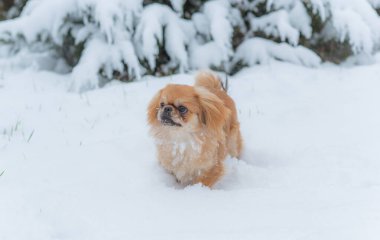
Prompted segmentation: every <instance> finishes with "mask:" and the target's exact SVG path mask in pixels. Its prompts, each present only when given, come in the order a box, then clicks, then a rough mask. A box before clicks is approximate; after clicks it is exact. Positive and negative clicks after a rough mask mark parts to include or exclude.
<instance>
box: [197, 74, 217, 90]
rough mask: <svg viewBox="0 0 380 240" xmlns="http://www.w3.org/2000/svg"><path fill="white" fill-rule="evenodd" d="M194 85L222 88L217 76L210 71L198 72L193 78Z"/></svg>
mask: <svg viewBox="0 0 380 240" xmlns="http://www.w3.org/2000/svg"><path fill="white" fill-rule="evenodd" d="M195 86H200V87H205V88H207V89H210V90H211V89H217V90H222V89H224V88H223V86H222V83H221V81H220V79H219V77H218V76H217V75H215V74H213V73H211V72H207V71H202V72H199V73H198V74H197V76H196V78H195Z"/></svg>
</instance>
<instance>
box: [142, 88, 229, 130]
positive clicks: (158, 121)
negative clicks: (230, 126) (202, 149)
mask: <svg viewBox="0 0 380 240" xmlns="http://www.w3.org/2000/svg"><path fill="white" fill-rule="evenodd" d="M227 114H228V109H227V108H226V107H225V106H224V105H223V103H222V101H221V100H220V99H219V98H218V97H217V96H216V95H214V94H212V93H211V92H209V91H208V90H206V89H205V88H200V87H192V86H187V85H179V84H169V85H167V86H166V87H165V88H163V89H161V90H160V91H159V92H158V93H157V94H156V95H155V96H154V97H153V99H152V100H151V102H150V104H149V106H148V122H149V124H150V125H151V126H152V127H156V128H157V127H168V128H170V129H173V130H174V129H175V130H185V131H189V132H191V131H196V130H199V129H201V128H203V127H206V128H209V129H210V130H217V129H221V128H222V127H223V126H222V125H223V123H224V121H225V119H226V117H227Z"/></svg>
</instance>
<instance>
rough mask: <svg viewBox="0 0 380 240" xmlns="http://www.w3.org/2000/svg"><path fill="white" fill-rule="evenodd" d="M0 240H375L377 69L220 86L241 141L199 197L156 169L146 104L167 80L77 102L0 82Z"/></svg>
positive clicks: (251, 78)
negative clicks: (232, 107) (239, 151)
mask: <svg viewBox="0 0 380 240" xmlns="http://www.w3.org/2000/svg"><path fill="white" fill-rule="evenodd" d="M0 74H1V77H0V116H1V118H0V174H2V175H1V176H0V239H1V240H24V239H28V240H34V239H35V240H45V239H46V240H50V239H57V240H64V239H70V240H84V239H91V240H97V239H99V240H105V239H149V240H151V239H165V240H166V239H207V240H210V239H218V240H220V239H239V240H241V239H263V240H272V239H275V240H297V239H302V240H329V239H331V240H341V239H344V240H351V239H352V240H364V239H365V240H375V239H376V240H378V239H380V112H379V103H380V94H379V89H380V64H373V65H368V66H361V67H355V68H343V67H336V66H323V67H321V68H319V69H308V68H304V67H299V66H293V65H289V64H284V63H272V64H271V65H269V66H259V67H255V68H251V69H247V70H244V71H243V72H241V73H239V74H238V75H236V76H235V77H233V78H231V80H230V94H231V96H232V97H233V98H234V99H235V101H236V103H237V106H238V110H239V117H240V121H241V130H242V133H243V137H244V140H245V149H244V154H243V156H242V159H241V160H235V159H227V161H226V163H227V166H228V169H227V171H228V172H227V175H226V176H225V177H224V178H223V179H222V181H221V182H220V183H219V184H218V185H217V186H216V187H215V189H213V190H210V189H208V188H205V187H202V186H200V185H195V186H189V187H186V188H181V187H180V186H178V185H177V184H176V182H175V181H174V179H173V177H172V176H170V175H168V174H167V173H165V171H164V170H163V169H161V168H160V166H159V165H158V163H157V161H156V158H155V148H154V144H153V141H152V139H151V138H150V137H149V135H148V128H147V124H146V106H147V103H148V101H149V100H150V98H151V97H152V95H153V94H154V93H155V92H156V91H157V90H158V89H159V88H161V87H163V86H164V85H165V84H167V83H170V82H176V83H192V81H193V76H192V75H176V76H172V77H167V78H161V79H156V78H144V79H143V80H141V81H139V82H136V83H130V84H122V83H119V82H114V83H111V84H109V85H107V86H106V87H104V88H102V89H98V90H94V91H89V92H85V93H83V94H77V93H73V92H67V91H66V89H67V86H68V85H69V81H68V80H69V77H68V76H62V75H57V74H53V73H48V72H37V71H33V70H25V71H17V72H15V71H10V70H0Z"/></svg>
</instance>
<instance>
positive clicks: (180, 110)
mask: <svg viewBox="0 0 380 240" xmlns="http://www.w3.org/2000/svg"><path fill="white" fill-rule="evenodd" d="M178 111H179V112H180V113H181V114H185V113H187V108H186V107H184V106H179V107H178Z"/></svg>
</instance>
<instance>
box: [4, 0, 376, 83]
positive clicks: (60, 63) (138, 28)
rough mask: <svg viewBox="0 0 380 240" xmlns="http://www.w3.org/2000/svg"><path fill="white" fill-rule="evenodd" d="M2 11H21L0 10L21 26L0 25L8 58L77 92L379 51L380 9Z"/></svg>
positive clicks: (368, 1)
mask: <svg viewBox="0 0 380 240" xmlns="http://www.w3.org/2000/svg"><path fill="white" fill-rule="evenodd" d="M3 2H4V3H5V2H13V5H12V4H4V3H3V5H1V6H0V9H1V8H3V9H5V8H6V9H7V13H6V14H5V15H4V13H3V18H7V19H8V18H13V17H16V16H18V15H20V16H18V17H16V18H14V19H9V20H6V21H2V22H0V42H2V43H3V44H2V45H3V46H0V48H4V44H7V49H8V50H7V51H0V54H2V55H4V54H5V55H19V54H24V55H23V56H25V54H26V52H28V53H31V54H32V55H33V54H35V55H38V56H39V57H38V58H37V62H41V61H42V62H43V63H40V64H38V63H37V65H40V66H41V67H42V65H44V66H43V67H44V68H49V69H51V70H54V71H61V72H66V71H69V72H71V75H72V83H71V88H72V89H75V90H84V89H89V88H94V87H97V86H100V85H101V84H102V82H104V81H109V80H110V79H119V80H122V81H131V80H134V79H138V78H140V77H141V76H143V75H145V74H154V75H167V74H171V73H176V72H185V71H189V70H193V69H200V68H213V69H216V70H220V71H225V72H228V73H234V72H236V71H238V70H239V69H241V68H242V67H244V66H252V65H255V64H263V63H268V62H270V61H272V60H280V61H287V62H292V63H296V64H302V65H306V66H311V67H313V66H318V65H319V64H320V62H321V61H323V60H329V61H334V62H339V61H341V60H342V59H344V58H346V57H348V56H350V55H357V54H365V55H371V54H372V53H374V52H375V51H377V50H378V49H379V46H380V18H379V15H378V12H377V10H376V9H380V1H379V0H209V1H207V0H158V1H153V0H107V1H104V0H54V1H51V0H7V1H3ZM25 2H26V4H25ZM24 5H25V6H24ZM10 9H15V10H12V11H10ZM17 9H18V12H17ZM21 9H22V12H21V14H19V12H20V11H21ZM10 12H14V13H12V14H11V13H10ZM29 55H30V54H29ZM41 55H42V56H43V57H41ZM23 61H25V59H24V58H23ZM47 62H48V63H49V64H47V65H48V66H49V67H46V63H47Z"/></svg>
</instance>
